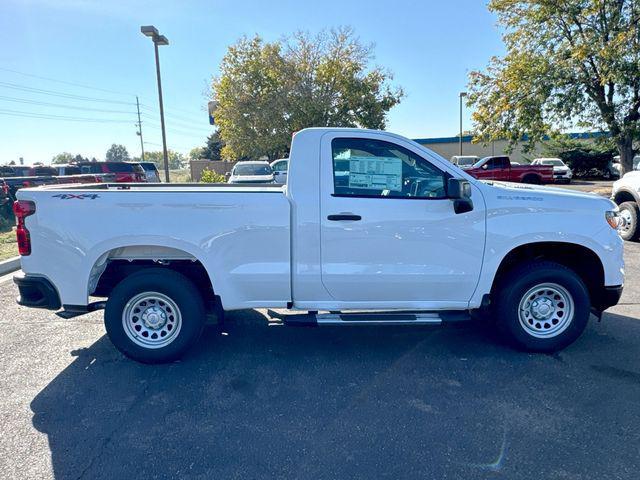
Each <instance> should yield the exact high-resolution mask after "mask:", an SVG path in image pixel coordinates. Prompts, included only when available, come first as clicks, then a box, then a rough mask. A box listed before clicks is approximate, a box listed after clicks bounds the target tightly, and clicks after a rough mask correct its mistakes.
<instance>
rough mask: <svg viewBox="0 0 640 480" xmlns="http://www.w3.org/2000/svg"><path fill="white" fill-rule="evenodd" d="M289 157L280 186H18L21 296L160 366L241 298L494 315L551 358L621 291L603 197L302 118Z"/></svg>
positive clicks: (414, 317) (339, 312) (312, 310)
mask: <svg viewBox="0 0 640 480" xmlns="http://www.w3.org/2000/svg"><path fill="white" fill-rule="evenodd" d="M290 158H291V160H292V161H291V162H290V169H289V178H288V179H287V188H286V189H283V188H282V187H280V186H279V185H275V184H274V185H208V184H190V185H186V184H185V185H173V184H161V183H156V184H137V185H128V186H127V188H126V189H123V188H122V187H119V186H118V185H117V184H95V185H77V186H69V185H55V186H54V185H52V186H43V187H38V188H24V189H21V190H19V191H18V194H17V196H18V202H17V203H16V206H15V212H16V217H17V236H18V239H19V242H18V245H19V250H20V253H21V255H22V258H21V265H22V271H23V273H21V274H19V275H17V276H16V277H15V278H14V281H15V283H16V284H17V285H18V288H19V290H20V297H19V299H18V302H19V303H20V304H21V305H25V306H29V307H38V308H48V309H53V310H57V309H60V308H62V309H64V310H65V312H66V313H64V312H63V313H61V314H63V315H67V316H73V315H77V314H81V313H85V312H88V311H92V310H95V309H99V308H105V307H106V309H105V314H104V318H105V326H106V330H107V334H108V335H109V338H110V339H111V341H112V342H113V344H114V345H115V346H116V347H117V348H118V349H119V350H120V351H121V352H122V353H124V354H125V355H127V356H129V357H131V358H134V359H136V360H139V361H142V362H148V363H156V362H165V361H172V360H174V359H176V358H179V357H180V356H181V355H183V354H184V353H185V352H186V351H187V349H188V348H189V347H190V346H192V345H193V344H194V342H195V341H196V340H197V339H198V337H199V335H200V332H201V331H202V328H203V325H204V323H205V318H206V317H207V315H208V314H210V315H211V316H212V317H215V316H218V317H220V316H221V315H223V312H224V311H225V310H236V309H245V308H277V309H286V310H288V313H285V314H276V313H275V312H273V313H271V314H270V315H272V317H271V318H274V319H276V318H277V319H279V320H280V321H281V322H282V323H284V324H285V325H298V326H300V325H315V326H322V325H333V326H336V325H406V324H409V325H437V324H441V323H446V322H450V321H460V320H464V319H469V317H470V315H469V313H470V311H477V312H490V313H491V319H492V320H493V322H491V323H490V324H489V323H488V324H487V328H489V325H493V324H495V325H496V326H497V328H498V329H499V331H500V332H501V333H502V334H503V335H504V337H505V338H506V339H507V340H508V341H510V342H511V343H512V344H513V345H515V346H517V347H518V348H520V349H524V350H528V351H536V352H549V351H556V350H559V349H562V348H564V347H566V346H567V345H569V344H570V343H572V342H573V341H575V340H576V339H577V338H578V337H579V336H580V334H581V333H582V331H583V330H584V328H585V326H586V325H587V322H588V320H589V316H590V314H591V312H595V313H596V314H600V313H601V312H602V311H603V310H605V309H606V308H607V307H609V306H611V305H615V304H616V303H617V302H618V300H619V298H620V295H621V293H622V285H623V283H624V263H623V255H622V253H623V252H622V250H623V249H622V244H623V242H622V239H621V238H620V235H619V234H618V230H617V225H618V216H617V213H616V210H617V208H616V206H615V205H614V204H613V202H611V200H609V199H606V198H603V197H601V196H598V195H593V194H588V193H582V192H574V191H569V190H563V189H556V188H551V187H538V186H533V185H522V184H510V183H501V182H499V181H489V182H484V181H481V180H478V179H475V178H473V177H472V176H470V175H468V174H467V173H465V172H464V171H463V170H461V169H459V168H458V167H456V166H455V165H452V164H451V162H449V161H447V160H445V159H444V158H442V157H441V156H439V155H437V154H435V153H434V152H432V151H431V150H428V149H427V148H425V147H423V146H422V145H419V144H418V143H416V142H413V141H411V140H409V139H406V138H404V137H401V136H399V135H394V134H391V133H388V132H382V131H375V130H359V129H343V128H309V129H305V130H302V131H300V132H298V133H297V134H296V135H295V136H294V137H293V141H292V146H291V157H290ZM92 297H102V299H101V300H100V301H98V302H92ZM318 312H330V313H318ZM274 315H275V316H274ZM212 348H214V347H212Z"/></svg>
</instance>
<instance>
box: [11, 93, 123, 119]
mask: <svg viewBox="0 0 640 480" xmlns="http://www.w3.org/2000/svg"><path fill="white" fill-rule="evenodd" d="M0 100H6V101H8V102H15V103H26V104H30V105H42V106H47V107H57V108H68V109H72V110H83V111H87V112H101V113H126V114H131V115H133V114H134V112H132V111H128V110H105V109H102V108H89V107H78V106H76V105H63V104H60V103H49V102H41V101H39V100H29V99H26V98H17V97H6V96H4V95H0Z"/></svg>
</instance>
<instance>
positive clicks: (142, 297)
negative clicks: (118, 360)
mask: <svg viewBox="0 0 640 480" xmlns="http://www.w3.org/2000/svg"><path fill="white" fill-rule="evenodd" d="M104 321H105V327H106V330H107V335H109V338H110V339H111V341H112V342H113V344H114V345H115V346H116V348H117V349H118V350H120V351H121V352H122V353H123V354H124V355H126V356H127V357H129V358H131V359H133V360H137V361H139V362H143V363H164V362H171V361H173V360H177V359H178V358H180V357H181V356H182V355H183V354H184V353H185V352H186V351H187V350H188V349H189V348H190V347H191V346H192V345H193V344H194V343H195V342H196V341H197V340H198V337H199V336H200V333H201V332H202V327H203V325H204V322H205V309H204V304H203V301H202V297H201V295H200V293H199V292H198V289H197V288H196V287H195V286H194V285H193V283H192V282H191V280H189V279H188V278H187V277H185V276H184V275H181V274H180V273H177V272H174V271H172V270H167V269H162V268H148V269H144V270H140V271H139V272H137V273H134V274H132V275H129V276H128V277H127V278H126V279H124V280H123V281H122V282H120V283H119V284H118V285H116V287H115V288H114V289H113V291H112V292H111V295H110V296H109V299H108V301H107V305H106V308H105V314H104Z"/></svg>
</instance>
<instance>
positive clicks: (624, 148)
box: [617, 137, 635, 176]
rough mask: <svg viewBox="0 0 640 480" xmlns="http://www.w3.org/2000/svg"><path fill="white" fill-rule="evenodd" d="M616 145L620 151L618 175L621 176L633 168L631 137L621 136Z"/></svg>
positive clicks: (633, 153) (633, 154)
mask: <svg viewBox="0 0 640 480" xmlns="http://www.w3.org/2000/svg"><path fill="white" fill-rule="evenodd" d="M617 146H618V152H619V153H620V167H621V172H620V176H622V175H624V174H625V173H627V172H630V171H632V170H633V157H634V156H635V152H634V150H633V139H632V138H631V137H629V138H621V139H620V141H619V142H618V145H617Z"/></svg>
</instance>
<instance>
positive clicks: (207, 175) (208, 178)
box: [200, 169, 227, 183]
mask: <svg viewBox="0 0 640 480" xmlns="http://www.w3.org/2000/svg"><path fill="white" fill-rule="evenodd" d="M200 181H201V182H203V183H226V182H227V179H226V177H225V176H224V175H220V174H219V173H216V172H214V171H213V170H209V169H207V170H204V171H203V172H202V177H200Z"/></svg>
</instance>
